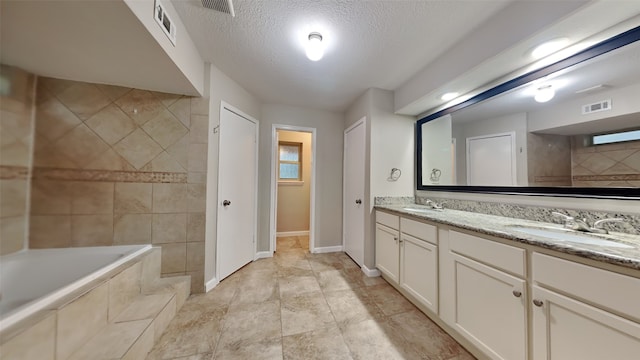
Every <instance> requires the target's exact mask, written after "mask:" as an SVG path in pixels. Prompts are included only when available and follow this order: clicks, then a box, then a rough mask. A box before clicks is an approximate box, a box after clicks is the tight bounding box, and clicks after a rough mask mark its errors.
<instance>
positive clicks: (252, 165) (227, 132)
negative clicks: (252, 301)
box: [216, 106, 258, 280]
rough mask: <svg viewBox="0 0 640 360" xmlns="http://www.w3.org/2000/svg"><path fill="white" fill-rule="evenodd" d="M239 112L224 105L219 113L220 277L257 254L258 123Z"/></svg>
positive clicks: (231, 271)
mask: <svg viewBox="0 0 640 360" xmlns="http://www.w3.org/2000/svg"><path fill="white" fill-rule="evenodd" d="M239 113H240V112H239V111H237V110H233V111H232V110H230V109H229V108H227V106H225V107H224V108H223V109H222V111H221V114H220V144H219V145H220V152H219V156H220V160H219V165H218V240H217V251H216V258H217V263H218V280H222V279H224V278H225V277H227V276H229V275H230V274H232V273H233V272H234V271H236V270H238V269H239V268H241V267H242V266H244V265H245V264H247V263H249V262H250V261H252V260H253V257H254V255H255V229H256V221H255V217H256V210H257V208H256V184H257V174H258V173H257V129H258V124H257V122H256V121H255V120H252V119H249V118H248V117H245V116H241V115H238V114H239Z"/></svg>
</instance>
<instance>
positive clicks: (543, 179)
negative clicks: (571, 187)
mask: <svg viewBox="0 0 640 360" xmlns="http://www.w3.org/2000/svg"><path fill="white" fill-rule="evenodd" d="M533 181H534V182H536V183H545V182H551V183H559V182H563V183H568V184H571V176H569V175H567V176H534V177H533Z"/></svg>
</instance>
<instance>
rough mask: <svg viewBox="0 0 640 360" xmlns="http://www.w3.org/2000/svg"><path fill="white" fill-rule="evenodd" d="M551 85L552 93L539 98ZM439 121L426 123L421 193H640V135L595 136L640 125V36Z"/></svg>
mask: <svg viewBox="0 0 640 360" xmlns="http://www.w3.org/2000/svg"><path fill="white" fill-rule="evenodd" d="M636 30H638V28H636ZM636 32H638V31H636ZM637 36H638V35H636V37H637ZM541 92H542V93H543V94H542V95H548V96H551V99H549V100H547V101H545V102H538V101H537V100H536V97H538V100H545V99H540V98H539V96H537V95H539V94H540V93H541ZM545 92H546V94H545ZM443 112H444V113H447V111H446V110H445V111H443ZM431 118H432V119H430V118H429V117H427V118H425V119H423V120H421V121H419V122H418V130H417V131H418V132H419V135H418V138H419V141H418V146H421V148H419V149H417V150H418V158H419V160H420V163H419V167H420V170H421V171H420V175H421V176H420V177H421V178H420V179H419V182H418V190H432V189H436V188H438V186H445V187H450V189H446V190H454V189H453V187H456V186H465V188H467V190H469V187H475V186H480V187H503V186H512V187H527V188H528V187H545V188H549V187H559V188H569V187H572V188H578V187H579V188H601V189H607V188H629V189H630V191H631V192H634V193H635V195H636V196H637V194H638V191H637V190H638V189H637V188H638V187H640V139H639V138H638V136H637V135H638V133H639V132H635V133H633V132H632V133H631V136H633V134H635V135H636V137H635V140H634V138H633V137H631V138H628V139H626V140H625V141H622V142H614V143H608V144H598V141H597V139H596V141H595V142H594V140H593V139H594V135H595V136H597V135H601V134H611V133H618V132H624V131H629V130H638V129H640V41H637V38H636V39H635V40H633V41H632V42H630V43H629V44H628V45H626V46H623V47H620V48H618V49H616V50H613V51H609V52H606V53H604V54H602V55H599V56H597V57H594V58H592V59H590V60H588V61H584V62H581V63H578V64H576V65H573V66H570V67H567V68H564V69H562V70H560V71H556V72H553V73H551V74H549V75H546V76H544V77H542V78H538V79H536V80H533V81H531V82H528V83H526V84H524V85H521V86H518V87H515V88H513V89H512V90H509V91H507V92H503V93H501V94H498V95H496V96H493V97H491V98H489V99H487V100H484V101H481V102H478V103H477V104H474V105H471V106H467V107H464V108H462V109H460V110H457V111H452V112H450V113H448V114H447V115H444V116H442V117H438V118H433V116H432V117H431ZM425 120H426V121H425ZM434 185H435V186H434ZM467 190H465V191H467ZM588 192H589V191H587V193H588ZM604 192H605V193H606V190H605V191H604ZM573 193H577V192H576V190H575V189H574V190H573Z"/></svg>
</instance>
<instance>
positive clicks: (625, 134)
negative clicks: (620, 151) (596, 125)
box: [591, 130, 640, 145]
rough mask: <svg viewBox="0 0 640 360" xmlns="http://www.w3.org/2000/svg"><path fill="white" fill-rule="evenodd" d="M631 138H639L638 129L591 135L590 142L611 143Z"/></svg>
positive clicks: (596, 143) (630, 139)
mask: <svg viewBox="0 0 640 360" xmlns="http://www.w3.org/2000/svg"><path fill="white" fill-rule="evenodd" d="M633 140H640V130H634V131H622V132H617V133H613V134H604V135H593V136H592V137H591V143H592V144H593V145H602V144H613V143H619V142H624V141H633Z"/></svg>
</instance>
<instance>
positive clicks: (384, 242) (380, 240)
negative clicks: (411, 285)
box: [376, 224, 400, 283]
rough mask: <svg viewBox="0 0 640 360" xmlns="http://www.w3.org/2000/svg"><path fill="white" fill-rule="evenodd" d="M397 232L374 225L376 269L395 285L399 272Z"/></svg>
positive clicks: (398, 234)
mask: <svg viewBox="0 0 640 360" xmlns="http://www.w3.org/2000/svg"><path fill="white" fill-rule="evenodd" d="M399 236H400V233H399V231H398V230H395V229H392V228H390V227H387V226H384V225H380V224H376V267H377V268H378V270H380V271H382V272H383V273H384V274H385V275H387V276H388V277H389V279H390V280H392V281H394V282H395V283H397V282H398V273H399V271H400V250H399V248H400V246H399V243H398V238H399Z"/></svg>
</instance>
